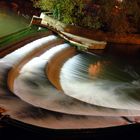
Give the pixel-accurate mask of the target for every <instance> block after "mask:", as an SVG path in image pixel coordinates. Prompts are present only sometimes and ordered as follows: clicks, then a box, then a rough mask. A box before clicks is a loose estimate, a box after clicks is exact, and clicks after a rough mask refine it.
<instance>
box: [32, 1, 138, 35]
mask: <svg viewBox="0 0 140 140" xmlns="http://www.w3.org/2000/svg"><path fill="white" fill-rule="evenodd" d="M32 1H33V2H34V6H35V7H40V8H41V9H42V10H48V11H51V12H52V13H53V16H54V18H56V19H58V20H60V21H62V22H64V23H68V24H74V25H78V26H82V27H88V28H93V29H103V30H106V31H109V32H113V33H136V32H139V31H140V26H139V24H140V2H139V0H32Z"/></svg>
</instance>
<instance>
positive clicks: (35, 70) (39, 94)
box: [13, 44, 140, 117]
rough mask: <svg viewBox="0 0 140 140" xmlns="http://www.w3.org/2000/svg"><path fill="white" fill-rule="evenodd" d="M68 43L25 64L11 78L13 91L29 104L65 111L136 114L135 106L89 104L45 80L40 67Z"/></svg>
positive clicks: (116, 114)
mask: <svg viewBox="0 0 140 140" xmlns="http://www.w3.org/2000/svg"><path fill="white" fill-rule="evenodd" d="M69 47H70V45H68V44H61V45H58V46H55V47H53V48H51V49H49V50H47V51H46V52H45V53H44V54H42V55H41V56H39V57H36V58H34V59H32V60H31V61H29V62H28V63H27V64H25V65H24V66H23V67H22V69H21V70H20V72H19V75H18V77H17V78H16V79H15V80H14V90H13V93H14V94H15V95H16V96H18V97H19V98H20V99H21V100H23V101H25V102H27V103H29V104H32V105H33V106H36V107H40V108H43V109H47V110H51V111H56V112H61V113H66V114H73V115H85V116H106V117H107V116H116V117H120V116H139V115H140V111H136V110H120V109H111V108H104V107H100V106H95V105H90V104H87V103H84V102H82V101H79V100H76V99H74V98H71V97H69V96H67V95H65V94H64V93H61V91H58V90H57V89H56V88H55V87H54V86H53V85H52V84H51V83H50V81H49V80H48V77H47V75H46V74H45V71H44V69H47V65H48V62H49V61H51V58H53V57H54V56H55V55H56V54H58V53H60V52H61V51H63V52H64V50H68V49H67V48H69ZM52 65H53V63H52ZM56 65H59V63H57V64H56ZM45 67H46V68H45ZM56 67H57V66H56ZM60 68H61V67H60ZM45 75H46V76H45Z"/></svg>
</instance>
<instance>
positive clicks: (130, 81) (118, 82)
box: [60, 54, 140, 109]
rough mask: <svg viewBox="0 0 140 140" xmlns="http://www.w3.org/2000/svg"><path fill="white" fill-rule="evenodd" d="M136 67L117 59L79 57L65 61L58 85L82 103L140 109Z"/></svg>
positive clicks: (83, 55) (139, 89)
mask: <svg viewBox="0 0 140 140" xmlns="http://www.w3.org/2000/svg"><path fill="white" fill-rule="evenodd" d="M139 70H140V66H136V67H134V66H133V65H131V64H129V63H128V62H127V61H125V60H122V61H120V60H119V58H118V60H117V59H111V58H109V57H108V58H107V57H99V56H96V55H89V54H79V55H77V56H74V57H73V58H72V59H70V60H69V61H67V62H66V63H65V64H64V66H63V67H62V70H61V75H60V82H61V86H62V88H63V90H64V92H65V94H67V95H69V96H71V97H74V98H76V99H79V100H82V101H84V102H87V103H90V104H95V105H100V106H105V107H111V108H120V109H140V103H139V101H140V95H139V94H140V73H139V72H140V71H139Z"/></svg>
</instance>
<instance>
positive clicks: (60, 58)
mask: <svg viewBox="0 0 140 140" xmlns="http://www.w3.org/2000/svg"><path fill="white" fill-rule="evenodd" d="M77 53H78V52H77V51H76V49H75V48H74V47H71V46H70V47H68V48H64V49H63V50H62V51H60V52H58V53H56V54H55V56H54V57H52V58H51V59H50V60H49V62H48V64H47V67H46V75H47V77H48V79H49V80H50V82H51V83H52V84H53V85H54V86H55V87H56V88H57V89H58V90H61V91H62V88H61V85H60V81H59V75H60V70H61V67H62V65H63V64H64V63H65V61H67V60H68V59H69V58H71V57H72V56H74V55H76V54H77Z"/></svg>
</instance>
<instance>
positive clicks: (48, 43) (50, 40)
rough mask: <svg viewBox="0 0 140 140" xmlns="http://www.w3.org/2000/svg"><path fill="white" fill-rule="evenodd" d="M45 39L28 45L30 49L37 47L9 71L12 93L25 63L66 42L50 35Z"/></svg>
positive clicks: (29, 51)
mask: <svg viewBox="0 0 140 140" xmlns="http://www.w3.org/2000/svg"><path fill="white" fill-rule="evenodd" d="M45 38H46V40H45V39H44V38H43V40H42V41H43V42H42V43H41V39H39V40H36V41H35V42H33V43H30V44H27V45H28V48H30V46H33V45H35V48H33V49H31V50H28V52H26V55H25V56H24V57H23V58H22V59H21V60H20V61H18V62H17V63H16V64H14V66H13V68H12V69H11V70H10V71H9V73H8V80H7V84H8V87H9V89H10V90H11V91H13V84H14V80H15V78H16V77H17V76H18V73H19V71H20V69H21V68H22V67H23V65H25V63H27V62H28V61H29V60H31V59H32V58H33V57H35V56H38V55H40V54H41V53H43V52H44V51H46V50H47V49H49V48H51V47H54V46H55V45H58V44H61V43H63V42H64V40H62V39H59V38H57V37H56V36H54V35H50V36H48V37H45ZM38 43H39V45H38ZM36 44H37V45H36ZM17 53H18V52H17Z"/></svg>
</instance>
